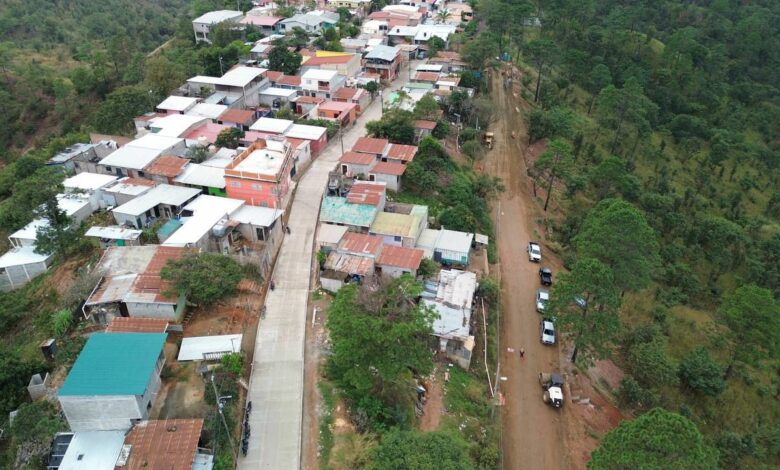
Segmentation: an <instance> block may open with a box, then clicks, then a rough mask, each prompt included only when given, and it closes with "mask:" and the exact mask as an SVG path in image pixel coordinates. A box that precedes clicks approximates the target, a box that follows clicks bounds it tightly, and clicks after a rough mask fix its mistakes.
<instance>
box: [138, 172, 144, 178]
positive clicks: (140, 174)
mask: <svg viewBox="0 0 780 470" xmlns="http://www.w3.org/2000/svg"><path fill="white" fill-rule="evenodd" d="M144 176H146V175H145V174H144V172H143V171H139V172H138V177H139V178H143V177H144Z"/></svg>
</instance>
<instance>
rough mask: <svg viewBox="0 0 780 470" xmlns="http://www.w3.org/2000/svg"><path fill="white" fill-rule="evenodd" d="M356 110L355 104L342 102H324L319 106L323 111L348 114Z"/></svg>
mask: <svg viewBox="0 0 780 470" xmlns="http://www.w3.org/2000/svg"><path fill="white" fill-rule="evenodd" d="M355 108H357V105H356V104H355V103H345V102H343V101H325V102H324V103H321V104H320V109H321V110H323V111H338V112H340V113H343V112H349V111H351V110H353V109H355Z"/></svg>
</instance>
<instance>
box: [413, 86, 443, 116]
mask: <svg viewBox="0 0 780 470" xmlns="http://www.w3.org/2000/svg"><path fill="white" fill-rule="evenodd" d="M440 111H441V108H440V107H439V102H438V101H436V98H434V97H433V95H432V94H430V93H426V94H425V96H423V97H422V98H420V100H419V101H417V103H415V105H414V117H415V118H417V119H428V120H432V119H436V118H437V117H438V115H439V112H440Z"/></svg>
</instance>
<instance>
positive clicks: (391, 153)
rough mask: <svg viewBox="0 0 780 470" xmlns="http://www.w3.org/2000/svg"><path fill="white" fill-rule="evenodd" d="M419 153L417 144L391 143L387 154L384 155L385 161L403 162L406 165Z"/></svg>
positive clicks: (383, 159)
mask: <svg viewBox="0 0 780 470" xmlns="http://www.w3.org/2000/svg"><path fill="white" fill-rule="evenodd" d="M415 155H417V146H415V145H404V144H391V145H390V148H389V149H388V150H387V155H385V156H384V157H382V159H381V160H382V161H383V162H385V161H386V162H390V163H401V164H403V165H406V164H407V163H409V162H411V161H412V160H413V159H414V156H415Z"/></svg>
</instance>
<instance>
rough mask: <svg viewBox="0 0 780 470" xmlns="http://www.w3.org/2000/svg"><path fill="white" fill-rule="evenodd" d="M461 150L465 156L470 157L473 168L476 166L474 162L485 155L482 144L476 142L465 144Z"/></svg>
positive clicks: (470, 141)
mask: <svg viewBox="0 0 780 470" xmlns="http://www.w3.org/2000/svg"><path fill="white" fill-rule="evenodd" d="M460 149H461V151H462V152H463V154H464V155H466V157H468V159H469V161H470V162H471V166H474V162H475V161H476V160H479V159H480V158H482V155H483V154H484V149H483V148H482V144H480V143H479V142H477V141H476V140H469V141H466V142H463V145H461V146H460Z"/></svg>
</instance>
